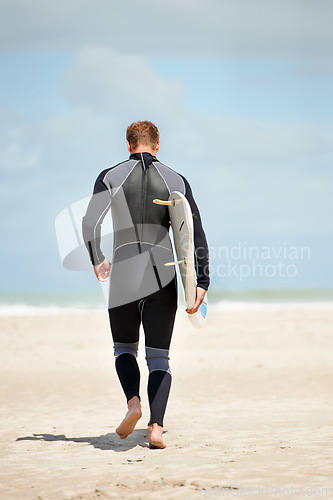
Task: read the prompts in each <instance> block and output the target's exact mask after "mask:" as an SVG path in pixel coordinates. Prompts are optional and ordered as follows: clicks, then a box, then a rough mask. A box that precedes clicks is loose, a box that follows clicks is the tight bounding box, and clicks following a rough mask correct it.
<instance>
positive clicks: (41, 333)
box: [0, 307, 333, 500]
mask: <svg viewBox="0 0 333 500" xmlns="http://www.w3.org/2000/svg"><path fill="white" fill-rule="evenodd" d="M0 330H1V336H0V348H1V354H2V356H1V365H0V369H1V395H0V397H1V404H0V408H1V469H0V498H1V500H20V499H22V500H23V499H24V500H79V499H80V500H85V499H87V500H88V499H109V498H111V499H113V498H124V499H127V498H135V499H150V498H164V499H178V498H184V499H185V498H186V499H192V498H193V499H195V498H200V497H206V498H208V497H218V496H220V497H222V496H230V497H232V496H238V497H239V498H242V497H245V498H258V497H261V496H262V497H264V498H281V497H293V496H294V497H295V496H297V497H298V498H310V497H323V498H328V497H332V496H333V453H332V452H333V445H332V435H333V434H332V417H333V411H332V410H333V402H332V387H333V354H332V353H333V309H330V308H327V309H324V308H322V309H315V308H312V309H310V308H309V309H306V308H297V307H294V308H286V309H283V308H281V309H265V308H263V309H262V310H260V309H258V310H252V311H251V310H229V311H228V310H227V311H218V310H213V309H211V311H210V319H209V323H208V324H207V327H206V328H205V329H203V330H196V329H194V328H193V327H192V326H191V325H190V324H189V322H188V320H187V318H186V317H185V313H184V314H183V313H182V312H179V313H178V317H177V322H176V327H175V331H174V337H173V341H172V346H171V360H170V364H171V369H172V374H173V385H172V389H171V394H170V399H169V404H168V409H167V413H166V418H165V441H166V443H167V448H166V449H165V450H150V449H149V448H148V445H147V436H146V426H147V422H148V418H149V413H148V405H147V396H146V382H147V368H146V364H145V359H144V348H143V347H144V342H143V335H142V336H141V346H140V353H139V365H140V368H141V376H142V378H141V396H142V403H143V417H142V419H141V420H140V421H139V422H138V425H137V428H136V429H135V431H134V432H133V434H132V435H131V436H129V437H128V438H127V439H126V440H121V439H120V438H119V437H118V436H117V434H116V433H115V428H116V427H117V425H118V424H119V422H120V421H121V420H122V418H123V416H124V413H125V410H126V406H125V399H124V396H123V393H122V390H121V387H120V384H119V382H118V379H117V377H116V373H115V370H114V358H113V349H112V341H111V336H110V332H109V325H108V319H107V315H106V313H105V314H102V313H97V312H90V313H88V312H82V313H80V314H59V315H48V316H43V315H39V316H27V317H24V316H8V317H1V318H0Z"/></svg>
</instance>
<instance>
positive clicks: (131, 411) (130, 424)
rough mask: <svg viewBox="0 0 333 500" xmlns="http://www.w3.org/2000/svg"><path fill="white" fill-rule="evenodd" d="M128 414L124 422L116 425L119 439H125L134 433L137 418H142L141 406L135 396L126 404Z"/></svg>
mask: <svg viewBox="0 0 333 500" xmlns="http://www.w3.org/2000/svg"><path fill="white" fill-rule="evenodd" d="M127 407H128V412H127V413H126V415H125V418H124V420H123V421H122V422H121V424H119V425H118V427H117V429H116V433H117V434H118V436H119V437H120V438H121V439H125V438H127V436H129V435H130V434H132V432H133V431H134V427H135V426H136V423H137V421H138V420H139V418H141V417H142V411H141V404H140V400H139V398H138V397H137V396H133V398H131V399H130V400H129V402H128V403H127Z"/></svg>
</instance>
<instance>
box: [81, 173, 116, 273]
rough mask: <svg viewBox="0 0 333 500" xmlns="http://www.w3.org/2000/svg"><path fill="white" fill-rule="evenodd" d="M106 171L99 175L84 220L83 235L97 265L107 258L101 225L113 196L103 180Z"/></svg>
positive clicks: (90, 254) (91, 258)
mask: <svg viewBox="0 0 333 500" xmlns="http://www.w3.org/2000/svg"><path fill="white" fill-rule="evenodd" d="M105 173H106V172H105V171H103V172H101V174H100V175H99V176H98V177H97V180H96V182H95V186H94V193H93V195H92V197H91V200H90V202H89V205H88V208H87V212H86V215H85V216H84V217H83V220H82V236H83V240H84V243H85V245H86V247H87V250H88V252H89V257H90V260H91V263H92V264H93V265H94V266H96V265H97V264H101V262H103V260H104V259H105V257H104V255H103V252H102V250H101V225H102V222H103V220H104V217H105V216H106V214H107V212H108V210H109V208H110V205H111V196H110V192H109V190H108V188H107V186H106V185H105V184H104V182H103V178H104V176H105Z"/></svg>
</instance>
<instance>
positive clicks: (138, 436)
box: [16, 429, 148, 451]
mask: <svg viewBox="0 0 333 500" xmlns="http://www.w3.org/2000/svg"><path fill="white" fill-rule="evenodd" d="M16 441H68V442H73V443H87V444H90V445H91V446H93V447H94V448H98V449H99V450H113V451H128V450H130V449H132V448H135V446H140V447H141V448H148V441H147V429H134V431H133V432H132V434H130V435H129V436H128V437H127V438H126V439H120V437H119V436H118V434H116V433H115V432H110V433H108V434H104V435H102V436H96V437H93V436H87V437H78V438H75V437H73V438H71V437H66V436H65V434H58V435H57V434H33V435H32V436H24V437H19V438H17V439H16Z"/></svg>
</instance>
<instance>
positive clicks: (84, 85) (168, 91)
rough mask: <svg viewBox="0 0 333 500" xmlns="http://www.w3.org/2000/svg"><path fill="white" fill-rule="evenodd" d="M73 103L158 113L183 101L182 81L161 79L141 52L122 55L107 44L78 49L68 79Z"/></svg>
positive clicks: (115, 112) (119, 112)
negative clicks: (106, 45) (139, 53)
mask: <svg viewBox="0 0 333 500" xmlns="http://www.w3.org/2000/svg"><path fill="white" fill-rule="evenodd" d="M64 92H65V95H66V96H67V98H68V99H69V101H70V103H71V105H74V106H84V107H87V108H89V109H92V110H94V112H96V113H98V114H100V115H102V116H103V115H108V116H117V117H119V116H124V115H126V116H137V117H138V118H137V119H139V117H140V116H142V117H144V116H146V117H148V116H154V115H155V116H156V115H158V114H161V113H163V112H165V111H167V110H168V109H169V108H170V107H172V108H174V109H178V108H179V107H180V106H181V105H182V102H183V98H184V96H183V86H182V83H181V81H177V80H168V79H165V78H162V77H161V76H160V75H159V74H157V73H156V72H155V71H154V70H153V69H152V67H151V66H150V65H149V63H148V61H147V58H145V57H144V56H142V55H126V56H125V55H120V54H118V53H116V52H114V51H113V50H110V49H107V48H104V47H87V48H85V49H83V50H81V51H79V53H78V56H77V60H76V62H75V64H74V65H73V66H72V67H71V68H70V69H69V71H68V72H67V75H66V79H65V91H64Z"/></svg>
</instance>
